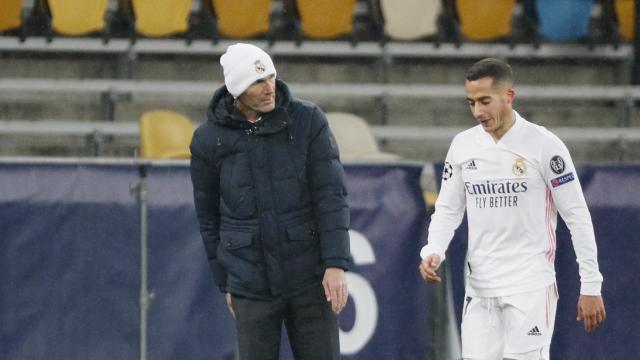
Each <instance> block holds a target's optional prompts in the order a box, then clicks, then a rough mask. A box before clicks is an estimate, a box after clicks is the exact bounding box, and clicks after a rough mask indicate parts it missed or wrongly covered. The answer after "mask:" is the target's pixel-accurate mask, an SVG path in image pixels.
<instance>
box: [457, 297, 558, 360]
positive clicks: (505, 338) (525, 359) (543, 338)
mask: <svg viewBox="0 0 640 360" xmlns="http://www.w3.org/2000/svg"><path fill="white" fill-rule="evenodd" d="M557 303H558V290H557V288H556V284H551V285H549V286H547V287H545V288H542V289H538V290H533V291H530V292H526V293H522V294H517V295H511V296H502V297H491V298H483V297H475V296H474V297H472V296H465V301H464V304H463V308H462V357H463V358H464V359H483V360H497V359H500V360H501V359H503V358H509V359H518V360H520V359H522V360H548V359H549V345H550V344H551V336H552V335H553V326H554V324H555V317H556V305H557Z"/></svg>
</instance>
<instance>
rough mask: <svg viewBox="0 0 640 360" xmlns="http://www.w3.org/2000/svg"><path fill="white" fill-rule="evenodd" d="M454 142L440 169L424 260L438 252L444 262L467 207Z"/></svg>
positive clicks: (421, 255) (424, 248)
mask: <svg viewBox="0 0 640 360" xmlns="http://www.w3.org/2000/svg"><path fill="white" fill-rule="evenodd" d="M455 144H456V141H455V139H454V141H453V142H452V144H451V147H450V148H449V152H448V154H447V158H446V160H445V163H444V169H443V171H442V183H441V185H440V193H439V194H438V200H436V206H435V212H434V214H433V215H432V216H431V223H430V224H429V235H428V238H427V245H425V246H424V247H423V248H422V250H421V251H420V257H422V258H423V259H425V258H426V257H427V256H429V255H431V254H437V255H438V256H440V259H441V260H442V261H444V259H445V252H446V251H447V248H448V247H449V243H450V242H451V239H452V238H453V234H454V232H455V230H456V229H457V228H458V226H460V223H461V222H462V219H463V217H464V211H465V208H466V198H465V193H464V182H463V181H462V176H461V165H460V162H458V161H456V159H455V156H454V154H455Z"/></svg>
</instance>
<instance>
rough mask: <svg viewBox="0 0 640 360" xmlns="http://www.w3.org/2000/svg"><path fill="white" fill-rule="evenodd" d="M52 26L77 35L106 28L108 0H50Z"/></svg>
mask: <svg viewBox="0 0 640 360" xmlns="http://www.w3.org/2000/svg"><path fill="white" fill-rule="evenodd" d="M49 10H50V11H51V27H52V28H53V30H54V31H56V32H57V33H60V34H63V35H70V36H77V35H86V34H89V33H92V32H97V31H103V30H104V25H105V21H104V16H105V12H106V10H107V0H49Z"/></svg>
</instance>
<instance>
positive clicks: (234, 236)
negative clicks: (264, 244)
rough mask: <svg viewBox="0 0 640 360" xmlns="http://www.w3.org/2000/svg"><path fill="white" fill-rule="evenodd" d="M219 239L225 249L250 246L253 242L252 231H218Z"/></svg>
mask: <svg viewBox="0 0 640 360" xmlns="http://www.w3.org/2000/svg"><path fill="white" fill-rule="evenodd" d="M220 241H222V243H223V244H224V247H225V248H226V249H227V250H235V249H240V248H243V247H246V246H251V244H252V243H253V232H245V231H220Z"/></svg>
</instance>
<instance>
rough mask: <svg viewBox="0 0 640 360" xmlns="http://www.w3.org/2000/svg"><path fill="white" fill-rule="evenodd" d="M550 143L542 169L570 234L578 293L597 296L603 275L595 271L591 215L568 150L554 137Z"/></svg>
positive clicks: (596, 251)
mask: <svg viewBox="0 0 640 360" xmlns="http://www.w3.org/2000/svg"><path fill="white" fill-rule="evenodd" d="M550 140H551V141H550V142H549V144H547V146H544V147H543V152H542V154H543V155H542V164H541V167H542V169H543V170H542V172H543V176H544V177H545V181H546V184H547V188H548V189H549V191H551V195H552V197H553V202H554V204H555V206H556V208H557V209H558V212H559V213H560V216H562V219H563V220H564V221H565V223H566V224H567V227H568V228H569V231H570V232H571V242H572V243H573V249H574V250H575V253H576V261H577V262H578V271H579V272H580V281H581V287H580V294H582V295H600V290H601V287H602V275H601V274H600V271H599V270H598V268H599V267H598V250H597V247H596V239H595V234H594V231H593V224H592V222H591V214H590V213H589V209H588V208H587V202H586V201H585V198H584V195H583V193H582V187H581V186H580V181H579V180H578V174H577V173H576V169H575V166H574V164H573V160H571V155H570V154H569V150H568V149H567V147H566V146H565V145H564V143H563V142H562V141H561V140H560V139H559V138H558V137H556V136H555V135H552V137H551V139H550Z"/></svg>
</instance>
